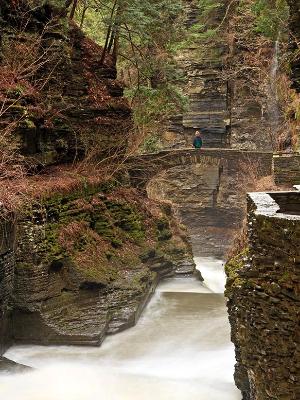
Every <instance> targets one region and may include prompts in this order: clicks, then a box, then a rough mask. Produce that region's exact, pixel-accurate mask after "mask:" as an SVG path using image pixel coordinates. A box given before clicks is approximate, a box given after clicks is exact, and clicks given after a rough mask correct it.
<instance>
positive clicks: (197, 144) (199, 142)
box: [193, 136, 203, 149]
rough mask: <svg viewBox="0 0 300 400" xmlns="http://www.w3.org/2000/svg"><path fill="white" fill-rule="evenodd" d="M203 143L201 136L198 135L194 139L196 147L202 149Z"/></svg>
mask: <svg viewBox="0 0 300 400" xmlns="http://www.w3.org/2000/svg"><path fill="white" fill-rule="evenodd" d="M202 144H203V142H202V139H201V137H199V136H196V137H195V138H194V141H193V146H194V147H195V149H201V147H202Z"/></svg>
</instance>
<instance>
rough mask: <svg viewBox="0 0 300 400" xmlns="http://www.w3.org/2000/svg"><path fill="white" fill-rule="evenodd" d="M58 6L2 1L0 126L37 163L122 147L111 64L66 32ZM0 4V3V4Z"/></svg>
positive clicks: (120, 106) (70, 29) (123, 126)
mask: <svg viewBox="0 0 300 400" xmlns="http://www.w3.org/2000/svg"><path fill="white" fill-rule="evenodd" d="M65 3H66V2H65V1H44V2H40V1H39V2H33V1H29V0H28V1H25V0H24V1H20V2H11V1H5V2H4V6H3V8H1V14H0V17H1V18H0V29H1V43H0V51H1V60H0V70H1V75H2V77H4V78H5V80H6V82H5V83H3V82H2V83H1V85H0V87H1V93H0V102H1V104H3V105H5V107H4V109H6V111H5V113H4V114H3V115H2V116H1V125H0V128H1V129H2V131H4V132H5V131H8V132H10V133H11V131H13V132H14V133H13V135H14V137H15V138H19V142H20V143H19V144H20V147H21V152H22V153H23V154H24V155H26V156H27V157H29V158H31V159H32V161H33V162H34V163H42V164H43V165H45V164H46V165H47V164H52V163H57V162H65V161H69V160H73V159H74V158H75V157H77V158H78V157H81V156H82V155H84V154H85V153H87V152H89V154H90V152H91V151H92V149H95V147H97V149H98V153H107V152H109V151H110V150H112V149H116V148H122V147H125V146H126V136H127V132H128V130H129V129H130V127H131V116H130V115H131V111H130V109H129V107H128V104H127V102H126V100H125V99H124V98H123V97H122V95H123V89H122V87H121V86H120V84H119V83H118V82H117V81H116V68H115V65H114V61H113V60H112V59H109V58H107V60H106V61H105V64H104V65H102V64H101V63H100V59H101V54H102V49H101V48H100V47H99V46H98V45H96V44H95V43H94V42H93V41H91V40H89V39H88V38H87V37H85V36H84V35H83V33H82V32H81V31H80V30H79V29H78V28H77V27H76V26H75V25H72V24H71V26H69V22H68V19H67V17H66V7H65ZM1 6H2V5H1Z"/></svg>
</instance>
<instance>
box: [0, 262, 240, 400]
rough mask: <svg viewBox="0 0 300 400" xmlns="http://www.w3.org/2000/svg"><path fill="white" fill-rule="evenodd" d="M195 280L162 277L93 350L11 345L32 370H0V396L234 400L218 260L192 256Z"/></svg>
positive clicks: (14, 399) (15, 399) (24, 399)
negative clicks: (127, 325)
mask: <svg viewBox="0 0 300 400" xmlns="http://www.w3.org/2000/svg"><path fill="white" fill-rule="evenodd" d="M196 262H197V264H198V266H199V269H201V272H202V274H203V276H204V278H207V281H206V283H205V284H202V283H201V282H199V281H198V280H197V279H196V278H185V279H183V278H176V279H170V280H167V281H165V282H163V283H162V284H161V285H160V286H159V287H158V290H157V292H156V294H155V295H154V297H153V299H152V301H151V302H150V304H149V305H148V307H147V309H146V311H145V313H144V314H143V316H142V317H141V319H140V321H139V323H138V324H137V326H136V327H134V328H132V329H129V330H127V331H125V332H123V333H121V334H118V335H115V336H111V337H109V338H107V339H106V340H105V342H104V344H103V345H102V347H101V348H83V347H53V346H49V347H41V346H16V347H13V348H11V349H10V350H9V351H8V352H7V354H6V357H8V358H11V359H13V360H15V361H18V362H21V363H24V364H27V365H30V366H33V367H34V368H36V370H34V371H32V372H30V373H26V374H18V375H9V374H7V375H2V376H0V398H1V399H8V400H95V399H98V400H101V399H103V400H135V399H138V400H150V399H151V400H153V398H155V399H158V400H167V399H169V400H196V399H197V400H208V399H209V400H237V399H240V394H239V392H238V391H237V389H236V388H235V387H234V383H233V366H234V352H233V347H232V345H231V344H230V339H229V324H228V320H227V315H226V310H225V304H224V297H223V295H222V293H221V292H223V285H224V273H223V268H222V265H221V262H220V261H217V260H213V259H209V258H205V259H203V258H197V259H196Z"/></svg>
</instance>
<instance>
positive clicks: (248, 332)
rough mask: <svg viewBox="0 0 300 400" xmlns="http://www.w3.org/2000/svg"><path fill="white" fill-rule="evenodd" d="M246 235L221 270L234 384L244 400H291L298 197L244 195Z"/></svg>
mask: <svg viewBox="0 0 300 400" xmlns="http://www.w3.org/2000/svg"><path fill="white" fill-rule="evenodd" d="M248 232H249V247H248V248H246V249H244V251H243V253H241V254H240V255H238V256H236V258H234V259H232V260H230V261H229V262H228V263H227V266H226V272H227V275H228V280H227V285H226V296H227V297H228V311H229V320H230V324H231V329H232V331H231V332H232V341H233V343H234V344H235V349H236V359H237V365H236V372H235V380H236V384H237V386H238V387H239V389H240V390H241V391H242V394H243V399H244V400H256V399H257V400H260V399H263V400H271V399H272V400H273V399H278V400H281V399H282V400H283V399H289V400H296V399H298V398H299V395H300V384H299V373H300V369H299V365H300V364H299V361H300V353H299V330H298V322H299V301H300V298H299V295H300V276H299V261H300V258H299V257H300V253H299V240H300V193H299V192H271V193H252V194H250V195H249V197H248Z"/></svg>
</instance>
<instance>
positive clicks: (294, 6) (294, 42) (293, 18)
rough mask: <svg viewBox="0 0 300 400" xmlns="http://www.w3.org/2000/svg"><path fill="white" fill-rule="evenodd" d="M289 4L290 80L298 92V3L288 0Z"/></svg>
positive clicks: (299, 24) (299, 7) (299, 67)
mask: <svg viewBox="0 0 300 400" xmlns="http://www.w3.org/2000/svg"><path fill="white" fill-rule="evenodd" d="M288 4H289V6H290V24H289V26H290V31H291V38H290V42H291V43H290V44H291V46H290V47H291V51H292V52H293V58H292V65H291V68H292V81H293V86H294V87H295V89H296V90H297V91H298V92H300V57H299V38H300V4H299V2H298V1H295V0H288Z"/></svg>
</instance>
